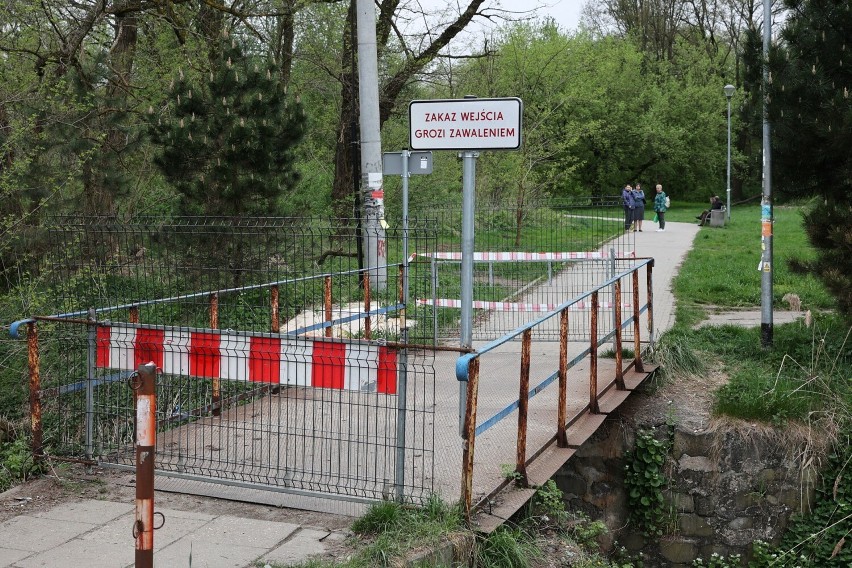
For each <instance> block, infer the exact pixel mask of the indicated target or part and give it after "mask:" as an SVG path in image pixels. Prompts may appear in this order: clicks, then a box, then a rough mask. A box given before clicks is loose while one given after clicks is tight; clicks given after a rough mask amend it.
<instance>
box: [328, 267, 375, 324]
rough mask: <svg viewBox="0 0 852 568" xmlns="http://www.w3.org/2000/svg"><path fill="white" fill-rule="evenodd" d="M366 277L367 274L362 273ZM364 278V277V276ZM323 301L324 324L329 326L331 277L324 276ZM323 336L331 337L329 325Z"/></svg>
mask: <svg viewBox="0 0 852 568" xmlns="http://www.w3.org/2000/svg"><path fill="white" fill-rule="evenodd" d="M364 274H365V275H366V274H367V273H366V272H364ZM365 277H366V276H365ZM323 299H324V302H323V303H324V304H325V322H326V323H327V324H331V319H332V318H331V276H326V277H325V280H324V285H323ZM325 336H326V337H331V325H328V326H327V327H326V328H325Z"/></svg>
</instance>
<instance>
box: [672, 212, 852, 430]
mask: <svg viewBox="0 0 852 568" xmlns="http://www.w3.org/2000/svg"><path fill="white" fill-rule="evenodd" d="M699 208H700V205H698V204H693V205H691V206H690V205H687V204H678V203H676V204H675V208H674V211H675V213H676V214H675V215H673V216H672V217H674V219H675V220H687V219H681V218H680V217H678V215H680V216H681V217H687V216H688V215H690V214H692V213H694V212H696V210H697V209H699ZM696 214H697V213H696ZM692 216H693V217H694V215H692ZM773 241H774V242H773V245H774V269H773V294H772V302H773V307H774V310H775V311H779V310H786V309H788V305H787V303H786V302H785V301H784V300H783V297H784V295H785V294H788V293H790V294H796V295H797V296H798V297H799V298H800V299H801V304H802V309H803V310H812V311H813V326H812V327H807V326H806V325H805V323H804V322H802V321H799V322H795V323H791V324H785V325H773V345H772V347H771V348H770V349H764V348H763V347H762V346H761V331H760V329H759V328H742V327H737V326H732V325H723V326H712V327H704V328H700V329H693V327H692V326H693V325H694V324H696V323H697V322H699V321H701V320H702V319H704V318H705V317H706V314H707V312H708V311H710V310H728V309H746V308H748V309H755V310H757V309H759V308H760V305H761V273H760V272H758V270H757V265H758V262H759V260H760V210H759V206H756V205H755V206H747V207H738V208H735V209H734V210H733V211H732V220H731V223H730V224H729V225H728V226H726V227H724V228H713V227H704V228H702V229H701V231H700V233H699V234H698V236H697V237H696V239H695V242H694V246H693V248H692V250H691V251H690V253H689V254H688V255H687V257H686V260H685V261H684V263H683V265H682V267H681V269H680V271H679V273H678V276H677V277H676V278H675V282H674V292H675V296H676V298H677V311H676V324H675V327H674V328H673V329H672V330H670V331H669V332H668V333H666V334H665V335H664V336H663V337H662V338H661V340H660V343H659V345H658V350H657V354H656V357H657V360H658V362H659V363H660V364H661V365H662V366H663V368H664V369H665V373H666V375H667V376H669V377H679V378H684V379H688V378H689V377H694V376H698V375H702V374H704V373H707V372H709V371H710V370H711V369H718V370H721V371H723V372H724V373H726V374H727V375H728V377H729V383H728V384H727V385H726V386H725V387H723V388H722V389H721V390H720V391H719V392H718V393H717V403H716V408H715V410H716V412H717V413H719V414H725V415H729V416H733V417H738V418H743V419H748V420H760V421H764V422H767V423H772V424H783V423H786V422H788V421H797V422H805V421H808V420H816V419H819V420H822V419H829V420H831V421H833V422H837V421H839V422H844V421H849V420H850V416H849V410H848V409H849V408H852V386H850V384H849V381H848V376H849V375H848V368H849V366H850V364H852V338H850V329H852V328H850V324H849V322H848V321H844V320H843V319H842V318H841V317H840V316H836V315H834V314H833V313H832V312H831V309H832V307H833V299H832V297H831V296H830V295H829V294H828V293H827V292H826V291H825V289H824V287H823V286H822V284H821V282H820V281H819V280H817V279H815V278H813V277H811V276H805V275H801V274H796V273H793V272H792V271H790V270H789V269H788V268H787V261H788V260H789V259H791V258H794V257H796V256H800V257H804V258H809V257H811V256H812V255H813V254H814V251H813V249H812V248H811V246H810V245H809V243H808V242H807V239H806V237H805V234H804V230H803V228H802V221H801V213H800V209H799V208H798V207H777V208H775V224H774V239H773ZM685 388H688V384H687V385H686V386H685Z"/></svg>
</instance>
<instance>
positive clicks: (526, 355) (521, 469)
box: [515, 328, 532, 487]
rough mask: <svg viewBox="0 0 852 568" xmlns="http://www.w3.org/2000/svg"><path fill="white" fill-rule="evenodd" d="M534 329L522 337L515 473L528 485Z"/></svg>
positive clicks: (520, 482) (527, 331)
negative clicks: (528, 435) (531, 350)
mask: <svg viewBox="0 0 852 568" xmlns="http://www.w3.org/2000/svg"><path fill="white" fill-rule="evenodd" d="M531 344H532V330H531V329H529V328H527V329H525V330H524V333H523V337H522V339H521V375H520V379H521V380H520V381H519V382H520V385H519V387H518V445H517V453H516V457H515V473H517V474H518V480H517V482H516V483H517V485H519V486H521V487H527V486H528V485H529V478H527V421H528V419H529V406H530V349H531Z"/></svg>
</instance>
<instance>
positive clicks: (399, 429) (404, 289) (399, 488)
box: [394, 258, 408, 503]
mask: <svg viewBox="0 0 852 568" xmlns="http://www.w3.org/2000/svg"><path fill="white" fill-rule="evenodd" d="M407 283H408V260H407V258H406V260H405V261H404V264H403V265H402V266H400V271H399V289H398V290H397V292H398V294H399V296H398V299H399V301H400V302H401V303H402V305H403V309H402V318H401V321H400V325H402V329H401V330H400V338H401V339H402V344H403V345H408V320H407V319H406V317H407V316H406V308H407V307H408V284H407ZM398 353H399V366H398V368H399V384H398V388H397V396H396V475H395V478H394V483H395V484H396V500H397V501H398V502H399V503H402V502H403V501H404V499H405V444H406V440H407V438H406V436H405V430H406V421H407V420H406V419H407V415H406V413H407V412H408V349H407V348H406V347H403V348H402V349H400V350H399V351H398Z"/></svg>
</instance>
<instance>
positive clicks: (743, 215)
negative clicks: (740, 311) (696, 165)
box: [667, 205, 834, 323]
mask: <svg viewBox="0 0 852 568" xmlns="http://www.w3.org/2000/svg"><path fill="white" fill-rule="evenodd" d="M697 207H698V206H697V205H696V209H697ZM694 212H695V209H692V208H687V207H686V206H684V208H683V213H682V215H684V216H688V215H689V214H692V213H694ZM692 216H693V217H694V215H692ZM673 217H675V219H672V220H680V219H677V216H675V215H673ZM667 220H668V219H667ZM683 220H684V221H686V219H683ZM691 221H694V219H691ZM772 245H773V274H772V302H773V305H774V306H775V307H776V309H787V306H786V303H785V302H784V300H783V298H784V296H785V295H786V294H796V295H797V296H798V297H799V298H800V299H801V303H802V309H805V310H813V311H817V310H827V309H831V308H832V307H833V305H834V303H833V299H832V298H831V296H830V295H829V294H828V293H827V292H826V291H825V288H824V287H823V286H822V283H821V282H820V281H819V280H817V279H816V278H814V277H812V276H804V275H801V274H794V273H793V272H792V271H791V270H790V269H789V267H788V264H787V263H788V261H789V260H791V259H793V258H796V257H801V258H811V257H813V255H814V252H813V249H812V248H811V246H810V244H809V243H808V242H807V237H806V236H805V233H804V230H803V228H802V217H801V213H800V209H799V208H788V207H777V208H775V224H774V236H773V242H772ZM760 258H761V238H760V208H759V206H756V205H755V206H746V207H739V208H736V209H734V211H732V217H731V223H730V224H729V225H728V226H726V227H723V228H718V227H703V228H702V229H701V231H700V232H699V234H698V235H697V236H696V238H695V242H694V246H693V248H692V250H691V251H690V253H689V254H688V255H687V258H686V261H685V262H684V263H683V266H682V267H681V269H680V271H679V273H678V276H677V279H676V280H675V286H674V292H675V296H676V297H677V301H678V307H679V310H684V311H683V313H680V311H679V313H678V314H677V316H678V319H679V320H682V319H687V320H689V323H694V321H695V320H696V319H703V312H704V311H705V310H706V309H707V308H708V307H710V306H719V307H723V308H749V307H751V308H754V307H759V306H760V304H761V273H760V272H759V271H758V269H757V267H758V263H759V262H760Z"/></svg>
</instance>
